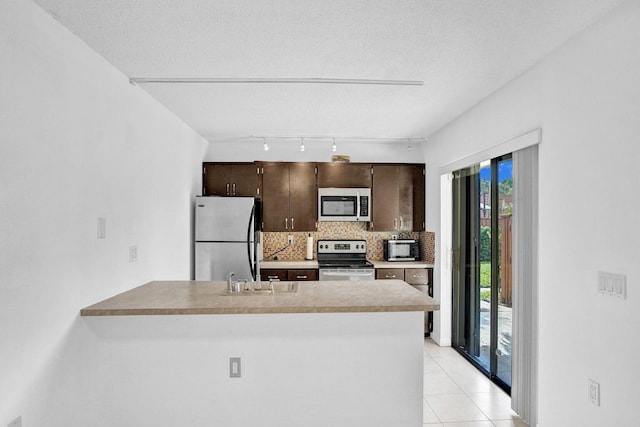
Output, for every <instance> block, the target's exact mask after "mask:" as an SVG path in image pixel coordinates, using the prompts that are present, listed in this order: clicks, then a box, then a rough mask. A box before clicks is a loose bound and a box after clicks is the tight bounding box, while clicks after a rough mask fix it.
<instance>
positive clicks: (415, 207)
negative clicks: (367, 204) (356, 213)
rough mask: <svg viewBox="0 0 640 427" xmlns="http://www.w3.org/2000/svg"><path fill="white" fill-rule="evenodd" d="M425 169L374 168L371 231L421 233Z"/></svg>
mask: <svg viewBox="0 0 640 427" xmlns="http://www.w3.org/2000/svg"><path fill="white" fill-rule="evenodd" d="M424 190H425V187H424V165H411V164H405V165H394V164H374V165H373V186H372V194H371V197H372V199H373V200H372V209H371V213H372V220H371V223H370V226H369V228H370V229H371V230H372V231H421V230H424V218H425V215H424V200H425V199H424Z"/></svg>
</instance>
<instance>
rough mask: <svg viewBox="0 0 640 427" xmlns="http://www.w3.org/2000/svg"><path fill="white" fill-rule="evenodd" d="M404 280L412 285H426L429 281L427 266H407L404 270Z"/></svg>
mask: <svg viewBox="0 0 640 427" xmlns="http://www.w3.org/2000/svg"><path fill="white" fill-rule="evenodd" d="M404 280H405V282H407V283H409V284H410V285H424V286H425V289H426V285H427V284H428V283H429V277H428V275H427V269H426V268H407V269H405V270H404ZM425 293H426V290H425Z"/></svg>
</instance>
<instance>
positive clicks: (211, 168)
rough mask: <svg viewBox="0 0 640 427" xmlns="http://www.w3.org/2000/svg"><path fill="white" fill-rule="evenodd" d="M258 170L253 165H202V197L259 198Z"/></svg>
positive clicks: (210, 163)
mask: <svg viewBox="0 0 640 427" xmlns="http://www.w3.org/2000/svg"><path fill="white" fill-rule="evenodd" d="M258 172H259V170H258V167H257V165H256V164H255V163H219V162H205V163H203V164H202V195H203V196H228V197H239V196H246V197H260V180H259V174H258Z"/></svg>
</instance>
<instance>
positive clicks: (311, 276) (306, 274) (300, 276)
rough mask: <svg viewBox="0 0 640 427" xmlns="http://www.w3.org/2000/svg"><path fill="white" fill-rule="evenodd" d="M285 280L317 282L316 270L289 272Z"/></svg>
mask: <svg viewBox="0 0 640 427" xmlns="http://www.w3.org/2000/svg"><path fill="white" fill-rule="evenodd" d="M287 280H318V270H289V272H288V273H287Z"/></svg>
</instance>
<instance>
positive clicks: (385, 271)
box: [376, 268, 404, 280]
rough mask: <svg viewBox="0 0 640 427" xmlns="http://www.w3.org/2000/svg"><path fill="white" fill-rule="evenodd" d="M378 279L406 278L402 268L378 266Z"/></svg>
mask: <svg viewBox="0 0 640 427" xmlns="http://www.w3.org/2000/svg"><path fill="white" fill-rule="evenodd" d="M376 279H397V280H404V269H402V268H377V269H376Z"/></svg>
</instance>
